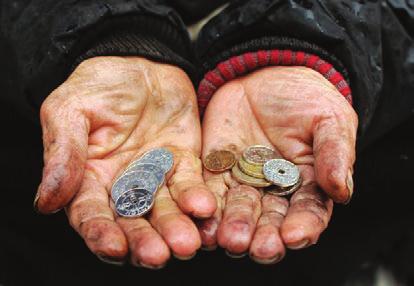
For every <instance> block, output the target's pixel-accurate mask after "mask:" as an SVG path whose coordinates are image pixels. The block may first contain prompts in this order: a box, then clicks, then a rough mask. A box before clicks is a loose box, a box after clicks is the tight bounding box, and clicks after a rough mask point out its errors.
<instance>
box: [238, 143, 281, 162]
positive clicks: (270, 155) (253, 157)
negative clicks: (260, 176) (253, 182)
mask: <svg viewBox="0 0 414 286" xmlns="http://www.w3.org/2000/svg"><path fill="white" fill-rule="evenodd" d="M276 158H280V156H278V155H277V154H276V152H275V151H274V150H273V149H272V148H270V147H267V146H262V145H253V146H250V147H248V148H247V149H246V150H244V152H243V159H244V160H245V161H246V162H247V163H249V164H252V165H260V166H263V164H264V163H266V162H267V161H269V160H272V159H276Z"/></svg>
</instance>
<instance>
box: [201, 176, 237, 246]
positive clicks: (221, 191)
mask: <svg viewBox="0 0 414 286" xmlns="http://www.w3.org/2000/svg"><path fill="white" fill-rule="evenodd" d="M226 175H230V174H227V173H222V174H213V173H211V172H209V171H207V170H205V171H204V178H205V181H206V185H207V187H208V188H209V189H210V191H212V193H213V194H214V195H215V197H216V201H217V209H216V211H215V212H214V214H213V216H212V217H210V218H207V219H203V220H199V221H198V223H197V227H198V230H199V232H200V236H201V241H202V244H203V249H205V250H213V249H215V248H216V247H217V230H218V227H219V225H220V222H221V219H222V211H223V208H224V196H225V194H226V192H227V190H228V187H227V185H226V182H225V179H224V176H226Z"/></svg>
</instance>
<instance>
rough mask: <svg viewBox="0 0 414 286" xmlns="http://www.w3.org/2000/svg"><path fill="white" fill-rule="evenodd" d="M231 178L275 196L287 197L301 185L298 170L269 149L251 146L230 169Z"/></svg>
mask: <svg viewBox="0 0 414 286" xmlns="http://www.w3.org/2000/svg"><path fill="white" fill-rule="evenodd" d="M232 174H233V177H234V178H235V179H236V181H238V182H239V183H241V184H246V185H249V186H252V187H259V188H264V190H265V191H266V192H269V193H271V194H273V195H277V196H287V195H290V194H292V193H293V192H295V191H297V190H298V189H299V188H300V186H301V185H302V178H301V175H300V171H299V168H298V167H297V166H296V165H295V164H294V163H292V162H290V161H288V160H285V159H282V158H280V156H279V155H278V154H277V153H276V152H275V151H274V150H273V149H272V148H270V147H267V146H262V145H253V146H250V147H248V148H247V149H246V150H244V152H243V154H242V156H241V157H240V158H239V160H238V162H237V163H236V164H234V166H233V168H232Z"/></svg>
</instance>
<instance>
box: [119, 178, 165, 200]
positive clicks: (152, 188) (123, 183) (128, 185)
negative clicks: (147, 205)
mask: <svg viewBox="0 0 414 286" xmlns="http://www.w3.org/2000/svg"><path fill="white" fill-rule="evenodd" d="M158 187H159V184H158V180H157V177H156V176H155V175H154V174H153V173H151V172H146V171H136V172H129V173H128V174H124V175H122V176H121V177H120V178H119V179H118V180H117V181H116V182H115V183H114V184H113V186H112V190H111V196H112V199H113V200H114V201H117V200H118V198H119V197H120V196H121V195H122V194H123V193H125V192H127V191H129V190H131V189H135V188H142V189H146V190H148V191H149V192H151V193H155V192H156V191H157V190H158Z"/></svg>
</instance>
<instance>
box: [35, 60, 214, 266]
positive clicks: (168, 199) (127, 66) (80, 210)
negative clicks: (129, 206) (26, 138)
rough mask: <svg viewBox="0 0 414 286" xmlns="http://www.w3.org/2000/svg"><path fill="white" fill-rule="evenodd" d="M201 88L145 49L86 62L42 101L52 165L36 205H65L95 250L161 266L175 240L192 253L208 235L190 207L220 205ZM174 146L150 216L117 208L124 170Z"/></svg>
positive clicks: (44, 208)
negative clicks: (205, 145)
mask: <svg viewBox="0 0 414 286" xmlns="http://www.w3.org/2000/svg"><path fill="white" fill-rule="evenodd" d="M198 118H199V116H198V111H197V106H196V99H195V92H194V89H193V86H192V84H191V82H190V80H189V79H188V77H187V75H186V74H185V73H184V72H183V71H182V70H180V69H179V68H176V67H173V66H170V65H165V64H157V63H154V62H151V61H148V60H145V59H142V58H133V57H128V58H119V57H101V58H93V59H90V60H87V61H85V62H83V63H82V64H81V65H79V67H78V68H77V69H76V70H75V71H74V72H73V73H72V75H71V76H70V77H69V78H68V80H67V81H66V82H65V83H63V84H62V85H61V86H60V87H59V88H58V89H56V90H55V91H54V92H53V93H52V94H51V95H50V96H49V97H48V98H47V99H46V100H45V102H44V103H43V106H42V109H41V123H42V128H43V139H44V148H45V155H44V159H45V167H44V172H43V178H42V183H41V185H40V186H39V191H38V195H37V197H36V200H35V205H36V206H37V208H38V210H39V211H40V212H42V213H50V212H54V211H56V210H58V209H60V208H62V207H65V206H67V208H66V211H67V215H68V217H69V221H70V223H71V225H72V226H73V228H74V229H75V230H76V231H77V232H78V233H79V234H80V235H81V236H82V237H83V239H84V240H85V242H86V244H87V245H88V247H89V248H90V249H91V251H92V252H94V253H95V254H97V255H98V256H99V257H101V258H103V259H105V260H110V261H114V262H116V261H123V260H124V259H125V257H126V256H127V254H128V252H129V250H130V253H131V260H132V263H134V264H141V265H144V266H148V267H160V266H162V265H163V264H164V263H165V262H166V261H167V260H168V258H169V256H170V249H171V251H172V252H173V254H174V255H176V256H177V257H180V258H184V259H185V258H189V257H191V256H192V255H193V254H194V253H195V252H196V250H197V249H198V248H199V246H200V244H201V241H200V237H199V234H198V232H197V229H196V227H195V225H194V224H193V222H192V221H191V220H190V218H189V217H188V216H187V215H192V216H195V217H199V218H206V217H209V216H210V215H211V214H212V213H213V212H214V211H215V209H216V202H215V199H214V196H213V195H212V194H211V193H210V191H209V190H208V188H207V187H206V186H205V184H204V181H203V178H202V170H201V164H200V160H199V157H200V152H201V131H200V124H199V120H198ZM156 147H165V148H168V149H169V150H170V151H171V152H172V153H173V155H174V167H173V169H172V170H171V171H170V172H169V174H168V175H167V178H166V182H167V183H166V185H165V186H164V187H162V188H161V189H160V190H159V191H158V193H157V195H156V198H155V204H154V208H153V210H152V212H151V214H150V215H149V216H148V218H134V219H130V218H128V219H127V218H121V217H117V216H116V214H115V212H114V210H113V204H112V202H111V199H110V196H109V194H110V189H111V186H112V184H113V182H114V180H115V179H116V177H117V176H118V175H119V174H120V173H122V171H123V170H124V168H125V167H126V166H127V165H128V164H129V163H130V162H131V161H132V160H133V159H135V158H137V157H139V156H140V155H142V154H143V153H144V152H146V151H148V150H149V149H152V148H156Z"/></svg>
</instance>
